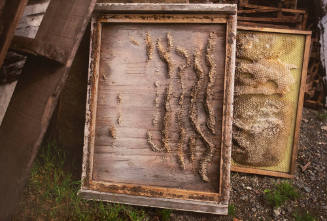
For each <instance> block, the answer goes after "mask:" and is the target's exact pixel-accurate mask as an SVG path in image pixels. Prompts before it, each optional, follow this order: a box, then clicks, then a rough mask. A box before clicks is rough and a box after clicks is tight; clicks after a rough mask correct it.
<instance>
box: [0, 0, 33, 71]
mask: <svg viewBox="0 0 327 221" xmlns="http://www.w3.org/2000/svg"><path fill="white" fill-rule="evenodd" d="M26 3H27V0H5V1H2V2H1V5H0V67H1V66H2V64H3V61H4V59H5V57H6V54H7V51H8V48H9V46H10V43H11V40H12V38H13V36H14V32H15V29H16V25H17V23H18V20H19V18H20V17H21V15H22V14H23V12H24V8H25V5H26Z"/></svg>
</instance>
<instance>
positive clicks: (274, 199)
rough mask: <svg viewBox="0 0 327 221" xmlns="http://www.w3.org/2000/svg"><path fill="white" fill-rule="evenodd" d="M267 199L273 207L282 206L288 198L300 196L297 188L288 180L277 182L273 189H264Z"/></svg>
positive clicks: (292, 198) (293, 198)
mask: <svg viewBox="0 0 327 221" xmlns="http://www.w3.org/2000/svg"><path fill="white" fill-rule="evenodd" d="M264 198H265V200H266V201H267V202H268V203H269V204H270V205H272V206H273V207H280V206H281V205H282V204H283V203H285V202H286V201H287V200H295V199H297V198H299V193H298V191H297V190H296V188H295V187H294V186H293V185H292V184H290V183H289V182H287V181H284V182H281V183H279V184H276V185H275V186H274V188H273V189H272V190H267V189H266V190H265V191H264Z"/></svg>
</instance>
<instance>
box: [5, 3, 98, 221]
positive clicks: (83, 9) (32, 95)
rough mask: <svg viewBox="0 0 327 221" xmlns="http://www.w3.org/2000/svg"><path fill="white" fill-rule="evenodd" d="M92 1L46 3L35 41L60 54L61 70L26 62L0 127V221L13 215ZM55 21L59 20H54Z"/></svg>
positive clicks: (52, 64) (46, 62)
mask: <svg viewBox="0 0 327 221" xmlns="http://www.w3.org/2000/svg"><path fill="white" fill-rule="evenodd" d="M95 2H96V1H95V0H75V1H65V0H56V1H51V2H50V5H49V7H48V10H47V13H46V15H45V16H44V19H43V22H42V24H41V26H40V29H39V31H38V34H37V36H36V39H38V40H40V41H42V42H48V43H49V44H52V46H53V47H54V48H58V49H59V50H63V51H65V54H66V55H67V60H66V62H65V64H64V65H61V64H58V63H56V62H53V61H49V60H47V59H42V58H40V57H31V58H30V59H29V60H28V61H27V63H26V65H25V67H24V70H23V74H22V76H21V78H20V80H19V82H18V83H17V86H16V90H15V92H14V95H13V97H12V100H11V102H10V104H9V107H8V109H7V112H6V114H5V117H4V119H3V122H2V125H1V127H0V146H1V148H0V175H1V176H2V177H6V179H1V180H0V189H1V190H0V194H1V199H0V220H9V219H10V216H11V215H12V214H13V213H14V212H15V207H16V204H17V202H18V200H19V196H20V194H21V193H22V190H23V188H24V185H25V182H26V179H27V177H28V176H29V172H30V169H31V166H32V163H33V160H34V158H35V156H36V154H37V151H38V148H39V145H40V144H41V142H42V138H43V136H44V134H45V132H46V130H47V127H48V124H49V120H50V118H51V115H52V113H53V110H54V108H55V106H56V103H57V100H58V96H59V94H60V92H61V89H62V88H63V86H64V83H65V80H66V78H67V75H68V71H69V68H70V66H71V64H72V62H73V59H74V56H75V53H76V51H77V49H78V47H79V43H80V40H81V38H82V36H83V34H84V31H85V29H86V26H87V24H88V22H89V18H90V16H91V13H92V11H93V8H94V6H95ZM58 18H59V19H58Z"/></svg>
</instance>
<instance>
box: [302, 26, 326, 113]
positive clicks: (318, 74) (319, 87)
mask: <svg viewBox="0 0 327 221" xmlns="http://www.w3.org/2000/svg"><path fill="white" fill-rule="evenodd" d="M314 34H316V36H314V37H313V38H312V42H311V55H310V61H309V67H308V74H307V82H306V90H305V102H304V105H305V106H307V107H311V108H315V109H319V108H322V107H323V106H324V100H325V94H326V91H325V83H324V80H323V73H324V70H323V67H322V65H321V59H320V42H319V37H318V36H319V35H318V34H319V32H318V30H316V31H315V32H314Z"/></svg>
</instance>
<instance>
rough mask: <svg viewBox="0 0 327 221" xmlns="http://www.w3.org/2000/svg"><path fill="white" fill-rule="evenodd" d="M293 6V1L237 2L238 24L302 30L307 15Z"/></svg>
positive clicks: (249, 0) (294, 2)
mask: <svg viewBox="0 0 327 221" xmlns="http://www.w3.org/2000/svg"><path fill="white" fill-rule="evenodd" d="M295 5H296V1H295V0H287V1H285V0H284V1H283V0H280V1H278V0H275V1H262V0H261V1H260V0H239V10H238V24H240V25H250V26H258V25H260V26H268V27H275V28H296V29H302V30H303V29H305V28H306V23H307V18H308V15H307V13H306V11H305V10H299V9H294V7H295ZM286 6H288V7H293V8H286Z"/></svg>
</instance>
